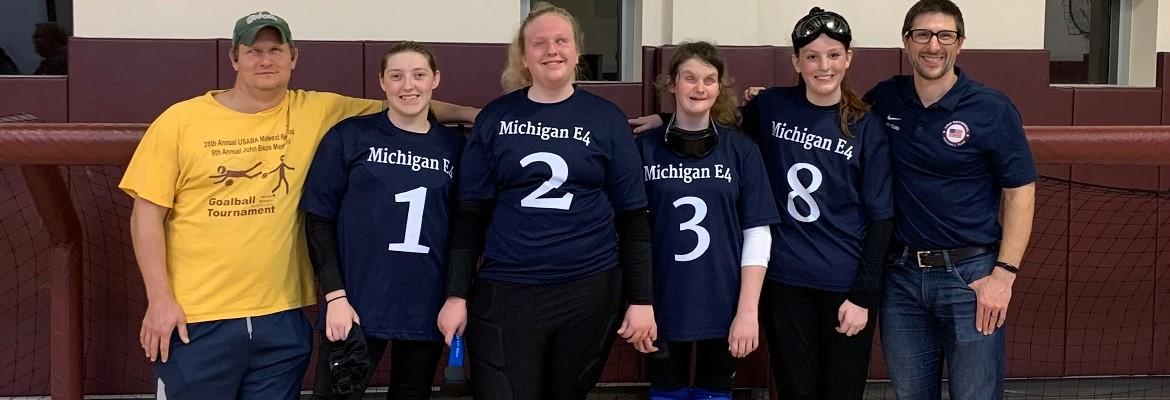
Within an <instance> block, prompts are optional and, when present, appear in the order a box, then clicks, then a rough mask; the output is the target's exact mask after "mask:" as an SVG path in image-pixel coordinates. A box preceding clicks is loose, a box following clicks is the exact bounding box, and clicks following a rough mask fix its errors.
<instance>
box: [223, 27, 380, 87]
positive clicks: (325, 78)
mask: <svg viewBox="0 0 1170 400" xmlns="http://www.w3.org/2000/svg"><path fill="white" fill-rule="evenodd" d="M216 43H217V44H216V46H217V48H218V50H217V51H216V57H218V59H217V60H216V65H217V66H218V71H219V78H218V82H219V86H218V87H219V88H221V89H228V88H231V87H232V86H233V85H235V82H236V71H235V69H233V68H232V59H231V55H230V54H229V53H228V52H229V51H231V49H232V42H231V41H230V40H227V39H220V40H217V41H216ZM296 44H297V66H296V69H294V70H293V74H292V81H290V82H289V84H288V86H289V88H292V89H304V90H314V91H318V92H333V93H338V94H343V95H346V96H350V97H362V96H363V95H365V89H364V88H363V86H362V84H363V77H364V76H365V70H364V69H363V68H364V66H365V65H364V61H365V60H364V58H363V48H362V44H361V42H333V41H313V40H298V41H296Z"/></svg>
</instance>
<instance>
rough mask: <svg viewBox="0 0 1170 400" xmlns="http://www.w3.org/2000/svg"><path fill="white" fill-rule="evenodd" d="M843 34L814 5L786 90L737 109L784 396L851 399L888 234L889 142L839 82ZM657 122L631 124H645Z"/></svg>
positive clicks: (838, 20)
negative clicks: (749, 155)
mask: <svg viewBox="0 0 1170 400" xmlns="http://www.w3.org/2000/svg"><path fill="white" fill-rule="evenodd" d="M851 41H852V32H851V31H850V29H849V23H848V22H846V21H845V18H843V17H841V16H840V15H838V14H836V13H833V12H828V11H824V10H822V9H820V8H813V9H812V10H811V11H810V12H809V13H808V15H807V16H805V17H803V18H801V19H800V20H799V21H798V22H797V23H796V26H795V27H794V28H793V30H792V45H793V48H794V50H795V54H794V55H793V57H792V66H793V68H794V69H795V70H796V72H797V73H798V74H799V75H800V83H799V84H798V85H797V86H795V87H774V88H770V89H766V90H763V91H759V92H756V89H751V90H749V94H752V93H755V94H756V95H755V96H754V97H753V98H752V99H751V100H750V101H749V102H748V103H747V105H745V106H744V107H743V126H742V127H743V130H744V132H746V133H747V134H749V135H751V136H753V137H755V138H756V141H757V142H758V143H759V145H760V151H761V153H763V156H764V164H765V165H766V167H767V170H768V176H769V178H770V180H771V182H772V190H773V193H774V194H775V198H776V201H777V203H778V204H777V206H778V207H779V208H780V210H781V214H782V219H781V222H780V223H779V224H776V225H773V240H772V257H771V260H770V262H769V264H770V265H769V267H768V272H767V279H765V282H764V288H763V293H762V295H761V301H760V308H761V313H762V314H761V316H762V318H761V320H762V322H763V324H764V333H765V335H766V336H767V338H768V349H769V353H770V357H769V358H770V360H771V363H772V368H773V371H774V378H775V380H776V388H777V390H778V391H779V394H780V396H781V397H782V398H785V399H789V398H792V399H860V398H862V395H863V392H864V390H865V378H866V372H867V371H868V367H869V355H870V347H871V345H872V343H871V342H872V338H873V323H872V322H873V321H874V320H875V317H876V310H877V306H878V305H879V302H880V290H881V272H882V264H881V262H882V257H883V256H884V253H885V251H886V246H887V245H888V244H889V241H890V236H891V234H892V231H893V222H892V217H893V215H894V212H893V205H892V200H891V184H892V183H891V182H892V180H891V167H890V156H889V145H888V143H887V141H886V137H885V132H884V131H883V127H882V125H881V122H880V121H879V120H878V118H877V117H876V116H874V115H872V114H870V113H869V112H868V110H869V107H868V105H867V104H865V103H864V102H862V101H861V98H860V96H858V95H857V93H856V92H854V91H853V90H852V89H851V88H850V87H849V81H848V80H847V79H846V78H845V73H846V71H847V70H848V69H849V64H850V61H851V60H852V55H853V53H852V51H851V50H849V45H850V42H851ZM656 119H658V117H657V116H648V117H642V118H638V119H636V120H632V121H630V122H631V123H633V124H638V125H643V124H645V125H647V126H645V127H639V128H638V129H635V131H639V130H644V129H647V128H649V127H650V126H652V125H654V124H656V123H657V124H660V123H661V122H657V121H656Z"/></svg>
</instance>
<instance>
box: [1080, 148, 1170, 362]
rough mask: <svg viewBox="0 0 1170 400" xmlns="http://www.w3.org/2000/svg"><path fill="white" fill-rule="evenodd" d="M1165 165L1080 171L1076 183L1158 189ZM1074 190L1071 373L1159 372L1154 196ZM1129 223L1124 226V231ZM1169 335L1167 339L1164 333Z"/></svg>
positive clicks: (1155, 203) (1155, 212)
mask: <svg viewBox="0 0 1170 400" xmlns="http://www.w3.org/2000/svg"><path fill="white" fill-rule="evenodd" d="M1157 174H1158V167H1139V166H1081V165H1074V166H1073V167H1072V180H1073V181H1074V182H1077V183H1088V184H1096V185H1103V186H1109V187H1119V188H1132V189H1145V190H1156V189H1157V187H1158V175H1157ZM1102 198H1103V196H1100V195H1098V194H1095V193H1092V192H1090V191H1087V190H1080V191H1073V192H1072V199H1071V204H1072V205H1073V206H1074V208H1073V209H1072V210H1070V215H1069V223H1070V227H1069V235H1070V238H1069V254H1068V257H1069V269H1068V295H1067V301H1068V315H1067V318H1068V319H1067V321H1068V327H1067V330H1068V335H1067V338H1068V341H1067V343H1066V350H1065V351H1066V353H1065V357H1066V358H1065V359H1066V362H1065V373H1066V374H1071V375H1131V374H1149V373H1153V372H1154V371H1153V369H1152V368H1153V354H1151V350H1152V348H1153V340H1154V329H1153V328H1154V322H1153V319H1154V316H1155V315H1156V310H1155V302H1154V301H1151V300H1152V299H1153V296H1154V287H1155V280H1154V278H1155V276H1156V275H1155V252H1154V251H1153V249H1154V246H1155V245H1156V242H1157V232H1156V230H1157V229H1156V226H1155V224H1154V223H1153V221H1151V220H1150V219H1151V217H1153V216H1156V215H1157V213H1158V210H1157V202H1156V201H1155V200H1154V199H1153V197H1152V196H1146V197H1143V196H1135V195H1118V196H1109V197H1108V198H1109V200H1108V201H1104V202H1103V201H1102ZM1104 222H1111V223H1112V224H1114V225H1111V229H1109V230H1108V231H1106V230H1105V229H1103V225H1102V224H1103V223H1104ZM1120 222H1124V223H1125V225H1124V226H1120V227H1119V225H1116V224H1118V223H1120ZM1163 336H1164V335H1163Z"/></svg>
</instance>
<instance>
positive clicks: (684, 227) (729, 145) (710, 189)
mask: <svg viewBox="0 0 1170 400" xmlns="http://www.w3.org/2000/svg"><path fill="white" fill-rule="evenodd" d="M717 129H718V134H719V144H718V145H717V146H716V147H715V150H714V151H712V152H711V154H708V155H707V156H706V157H703V158H699V159H695V158H683V157H679V156H678V155H675V154H674V153H673V152H671V151H670V149H668V148H667V147H666V145H665V144H664V142H663V139H664V138H665V132H666V129H665V127H663V128H658V129H657V130H655V131H652V132H649V133H646V134H644V135H642V136H640V137H639V138H638V150H639V151H640V152H641V154H642V172H643V178H645V179H646V194H647V195H648V196H649V198H650V218H651V223H652V224H653V225H651V226H652V227H653V233H654V241H653V244H652V248H653V249H654V250H653V252H654V317H655V319H656V320H657V321H658V338H659V339H660V340H663V341H667V342H685V341H694V340H703V339H714V338H724V337H727V333H728V329H730V328H731V320H732V319H733V318H735V311H736V306H737V305H738V302H739V286H740V256H741V254H742V249H743V230H744V229H748V228H754V227H757V226H767V225H771V224H774V223H776V222H778V221H779V220H780V214H779V213H778V212H777V211H776V202H775V200H774V199H772V190H771V188H770V187H769V185H768V177H767V175H766V173H765V172H764V162H763V159H761V157H760V151H759V149H758V148H756V145H755V144H754V143H752V142H751V140H750V139H748V138H747V137H746V136H744V135H743V134H742V133H740V132H738V131H736V130H734V129H731V128H727V127H722V126H719V127H717Z"/></svg>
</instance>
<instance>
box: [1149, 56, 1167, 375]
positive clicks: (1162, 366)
mask: <svg viewBox="0 0 1170 400" xmlns="http://www.w3.org/2000/svg"><path fill="white" fill-rule="evenodd" d="M1161 56H1163V57H1164V56H1165V53H1163V54H1162V55H1161ZM1158 175H1159V181H1158V190H1159V191H1162V192H1163V193H1167V192H1170V167H1161V168H1160V169H1159V173H1158ZM1157 229H1158V241H1157V247H1158V248H1157V251H1158V256H1157V259H1156V260H1155V262H1156V264H1157V267H1156V269H1157V271H1158V272H1157V277H1156V279H1157V281H1156V283H1155V292H1154V302H1155V307H1154V309H1155V310H1157V313H1156V314H1155V315H1154V332H1157V333H1162V332H1168V331H1170V196H1165V195H1163V196H1162V197H1161V198H1159V199H1158V215H1157ZM1152 353H1153V355H1154V360H1153V363H1154V371H1170V335H1165V334H1155V335H1154V349H1153V352H1152Z"/></svg>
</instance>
